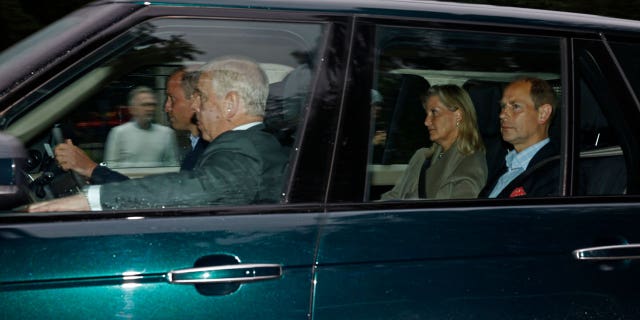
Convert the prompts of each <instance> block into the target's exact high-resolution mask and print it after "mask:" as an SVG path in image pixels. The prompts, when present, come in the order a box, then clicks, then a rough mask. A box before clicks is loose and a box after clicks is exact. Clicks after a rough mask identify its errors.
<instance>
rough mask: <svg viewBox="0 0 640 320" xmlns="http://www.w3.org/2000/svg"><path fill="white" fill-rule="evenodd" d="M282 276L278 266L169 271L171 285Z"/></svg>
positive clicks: (248, 280) (234, 266)
mask: <svg viewBox="0 0 640 320" xmlns="http://www.w3.org/2000/svg"><path fill="white" fill-rule="evenodd" d="M281 276H282V267H281V266H280V265H278V264H232V265H223V266H215V267H202V268H189V269H181V270H173V271H169V272H168V273H167V275H166V278H167V281H168V282H169V283H176V284H206V283H242V282H250V281H258V280H268V279H277V278H280V277H281Z"/></svg>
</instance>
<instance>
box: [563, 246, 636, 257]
mask: <svg viewBox="0 0 640 320" xmlns="http://www.w3.org/2000/svg"><path fill="white" fill-rule="evenodd" d="M573 257H574V258H575V259H577V260H596V261H597V260H632V259H640V244H621V245H614V246H602V247H591V248H584V249H578V250H574V251H573Z"/></svg>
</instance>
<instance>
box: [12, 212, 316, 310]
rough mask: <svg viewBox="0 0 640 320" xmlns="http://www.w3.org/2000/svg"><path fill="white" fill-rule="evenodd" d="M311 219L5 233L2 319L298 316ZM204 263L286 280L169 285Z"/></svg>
mask: <svg viewBox="0 0 640 320" xmlns="http://www.w3.org/2000/svg"><path fill="white" fill-rule="evenodd" d="M316 218H317V217H316V216H315V215H314V214H305V215H295V214H293V215H261V216H256V215H246V216H242V215H240V216H232V217H207V218H193V217H192V218H163V219H139V220H131V219H129V220H128V219H123V220H105V221H90V222H89V221H85V222H60V223H51V224H37V223H36V224H27V225H19V224H18V225H13V226H11V227H7V226H4V227H2V228H0V261H2V264H1V265H0V274H2V275H1V276H0V305H1V310H2V315H3V316H2V318H13V319H25V318H41V319H44V318H64V319H73V318H84V319H86V318H95V319H112V318H116V317H125V318H149V319H151V318H158V317H160V318H162V317H165V316H168V315H171V316H170V318H174V316H176V317H180V315H187V314H188V317H189V318H193V319H198V318H208V317H210V316H212V315H224V316H225V317H229V318H246V319H249V318H257V317H259V316H260V315H262V314H270V315H271V316H273V317H274V318H304V317H306V315H307V313H308V311H309V306H308V304H309V291H310V286H311V281H310V278H311V266H312V262H313V260H312V259H313V249H314V241H315V239H316V237H317V229H316V228H317V227H316V223H317V222H316ZM207 256H226V257H232V258H233V259H235V260H238V261H239V262H240V263H270V264H278V265H280V266H282V268H283V274H282V276H281V277H280V278H278V279H273V280H264V281H254V282H247V283H244V284H242V285H241V286H240V287H239V288H238V289H237V290H235V291H233V292H231V293H228V294H221V295H207V294H203V292H201V290H199V288H196V287H195V286H194V285H187V284H170V283H169V282H168V281H167V279H166V273H167V272H169V271H172V270H178V269H185V268H192V267H193V266H194V264H195V263H196V261H198V260H199V259H202V258H203V257H207ZM227 261H229V259H228V260H227ZM211 264H214V263H211ZM223 285H224V284H223ZM223 285H217V284H213V285H205V286H209V289H211V288H213V289H215V286H223ZM204 289H205V290H204V292H206V289H207V288H204ZM247 306H251V307H247Z"/></svg>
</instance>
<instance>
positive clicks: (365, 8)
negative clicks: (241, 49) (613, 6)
mask: <svg viewBox="0 0 640 320" xmlns="http://www.w3.org/2000/svg"><path fill="white" fill-rule="evenodd" d="M114 2H115V3H133V4H145V5H152V6H153V5H163V6H201V7H222V8H244V9H269V10H285V11H290V10H302V11H312V12H333V13H344V14H356V15H367V16H388V17H392V16H395V17H403V18H429V19H447V20H449V19H456V20H464V21H468V22H473V23H476V24H477V23H487V24H520V25H523V24H524V25H523V26H531V27H533V26H536V27H549V28H572V29H580V30H581V31H586V32H589V31H594V32H596V31H598V30H616V31H632V32H639V31H640V21H636V20H627V19H620V18H612V17H605V16H598V15H591V14H582V13H572V12H564V11H551V10H541V9H529V8H516V7H507V6H495V5H486V4H469V3H457V2H443V1H428V0H321V1H319V0H169V1H160V2H154V1H135V0H108V1H97V2H95V3H96V4H104V3H114ZM461 18H463V19H461Z"/></svg>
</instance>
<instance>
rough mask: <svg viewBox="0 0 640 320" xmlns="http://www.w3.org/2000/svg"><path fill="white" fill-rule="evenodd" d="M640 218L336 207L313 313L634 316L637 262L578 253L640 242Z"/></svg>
mask: <svg viewBox="0 0 640 320" xmlns="http://www.w3.org/2000/svg"><path fill="white" fill-rule="evenodd" d="M635 218H636V217H635V213H634V212H632V211H630V210H628V209H624V208H619V207H612V206H606V205H595V206H592V207H591V208H577V207H565V208H558V207H545V206H540V207H537V208H524V207H505V208H489V209H466V210H436V209H434V210H417V211H412V210H403V211H395V212H394V211H385V210H381V211H367V212H336V213H331V214H330V218H329V220H328V222H327V225H326V226H324V227H323V237H322V240H321V244H320V247H319V248H320V250H319V256H318V264H319V266H318V271H317V273H316V279H315V280H316V282H317V285H316V288H317V291H316V300H315V309H314V310H315V313H314V315H315V319H334V318H336V317H344V316H345V315H348V316H347V318H354V319H359V318H367V319H443V318H444V319H468V317H469V316H470V315H473V319H532V318H538V319H558V318H562V319H583V317H584V316H587V318H593V319H600V318H601V319H611V318H636V317H638V316H640V314H639V313H638V311H637V310H635V309H633V308H629V307H630V305H632V304H631V300H630V299H632V298H630V297H631V296H634V293H633V291H634V289H633V285H632V283H635V282H637V281H638V280H639V279H640V273H639V272H638V266H637V265H636V263H634V262H635V261H634V262H633V263H630V261H627V262H624V261H612V262H611V263H603V262H596V263H594V262H589V261H578V260H575V259H574V258H573V256H572V252H573V250H576V249H579V248H584V247H590V246H593V245H594V244H597V243H600V244H605V243H608V244H622V243H624V242H628V243H634V242H638V241H640V238H639V236H638V233H637V231H635V228H634V227H633V226H631V225H629V223H628V221H631V220H634V219H635ZM338 287H339V288H341V289H340V290H335V289H336V288H338Z"/></svg>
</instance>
